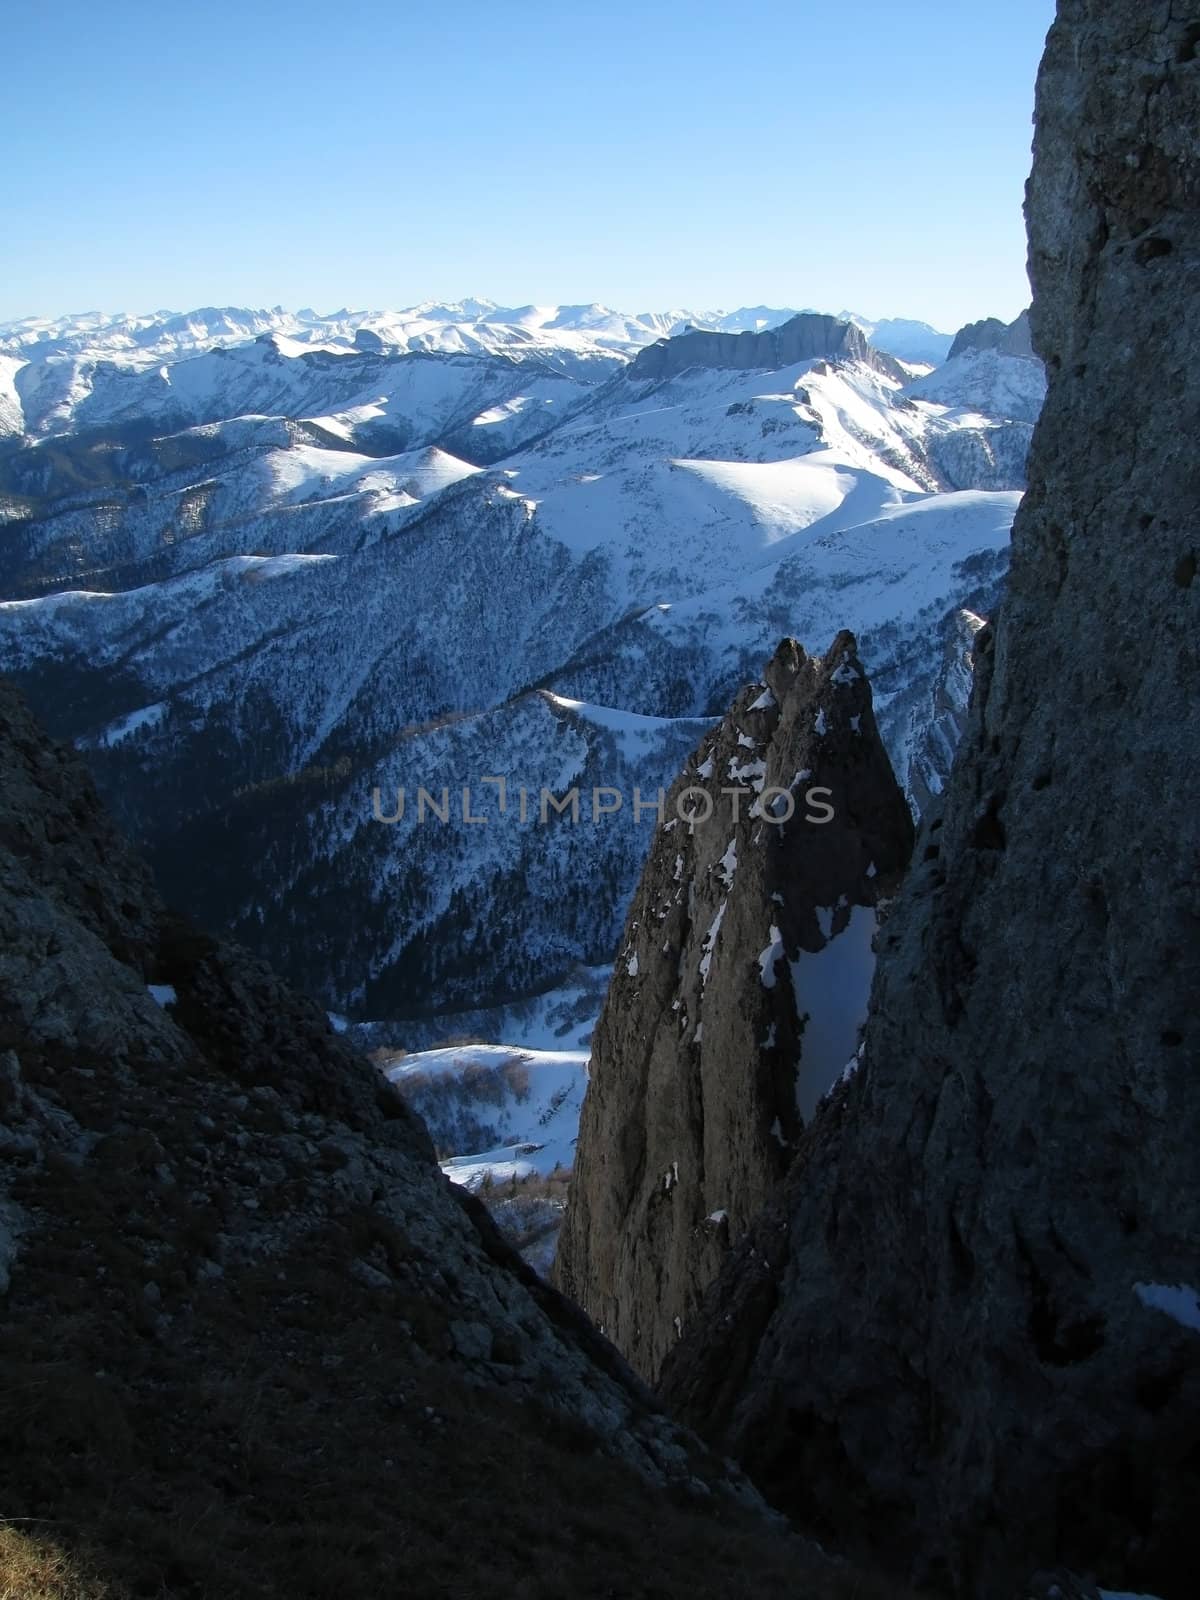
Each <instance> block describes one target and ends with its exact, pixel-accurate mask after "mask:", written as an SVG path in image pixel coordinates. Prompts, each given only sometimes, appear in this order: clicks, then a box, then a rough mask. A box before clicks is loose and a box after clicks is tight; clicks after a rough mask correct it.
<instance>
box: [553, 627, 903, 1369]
mask: <svg viewBox="0 0 1200 1600" xmlns="http://www.w3.org/2000/svg"><path fill="white" fill-rule="evenodd" d="M765 676H766V683H765V685H764V684H755V685H752V686H751V687H749V688H747V689H744V690H743V691H742V693H741V694H740V695H739V697H738V699H737V701H736V702H735V704H734V706H733V709H732V710H731V711H730V713H729V715H728V716H727V717H726V718H725V719H724V721H723V722H722V723H721V724H720V726H719V727H718V728H716V729H715V730H714V731H713V732H712V733H711V734H710V735H709V736H708V737H706V739H705V740H704V742H703V744H702V745H701V747H700V750H699V752H698V753H697V756H696V758H695V764H694V765H692V766H689V768H688V769H685V771H684V773H683V774H682V775H681V776H680V778H679V779H678V780H677V782H676V783H675V785H674V787H673V788H672V790H671V793H670V795H669V796H668V799H667V804H666V808H665V810H666V815H665V818H664V820H663V822H662V823H661V824H660V826H659V828H658V831H657V833H656V834H655V838H654V843H653V846H652V848H651V851H650V856H649V860H648V861H647V864H646V867H645V870H644V872H643V874H642V879H641V883H640V885H639V887H638V892H637V895H636V896H635V898H634V902H633V905H632V907H631V909H630V913H629V920H628V923H627V925H626V930H625V937H624V941H623V945H622V948H621V952H620V954H619V956H618V959H617V964H616V972H615V974H614V977H613V982H612V987H611V989H610V990H609V994H608V998H607V1001H606V1003H605V1007H604V1011H603V1013H602V1015H601V1018H600V1022H599V1025H598V1027H597V1030H596V1034H595V1037H594V1040H593V1049H592V1064H591V1081H590V1084H589V1086H588V1093H587V1098H586V1100H585V1101H584V1107H583V1116H582V1120H581V1127H580V1135H579V1143H578V1147H577V1156H576V1164H575V1173H574V1178H573V1180H572V1186H571V1200H570V1205H569V1207H568V1212H567V1220H566V1225H565V1227H564V1230H563V1234H562V1236H561V1238H560V1242H559V1249H558V1256H557V1261H556V1267H555V1272H556V1281H557V1282H558V1283H559V1285H560V1286H561V1287H562V1288H563V1289H564V1290H566V1292H567V1293H568V1294H570V1295H571V1296H572V1298H574V1299H575V1300H576V1301H578V1303H579V1304H580V1305H582V1306H583V1307H584V1309H585V1310H587V1311H588V1312H589V1313H590V1314H591V1315H592V1317H594V1318H595V1320H596V1321H597V1322H598V1323H599V1324H600V1327H601V1328H602V1330H603V1331H604V1332H605V1333H606V1334H607V1335H608V1337H609V1338H611V1339H612V1340H613V1342H614V1343H615V1344H616V1345H617V1347H618V1348H619V1349H620V1350H621V1351H622V1352H623V1353H624V1355H625V1356H626V1357H627V1358H628V1359H629V1360H630V1361H631V1362H632V1363H633V1365H634V1366H635V1367H636V1368H637V1369H638V1370H639V1371H641V1372H642V1373H643V1374H645V1375H647V1376H649V1377H653V1376H654V1375H655V1374H656V1373H657V1371H658V1369H659V1367H660V1365H661V1363H662V1360H663V1358H664V1356H665V1355H666V1353H667V1351H668V1350H669V1349H670V1348H671V1347H672V1345H674V1343H675V1342H676V1340H677V1339H678V1338H679V1335H680V1331H681V1329H683V1328H685V1327H686V1326H687V1325H688V1324H689V1323H690V1322H691V1320H692V1317H693V1314H694V1312H695V1310H696V1307H697V1305H698V1304H699V1300H700V1296H701V1294H702V1293H703V1291H704V1289H705V1288H706V1287H707V1285H708V1284H709V1283H710V1282H711V1281H712V1279H713V1278H714V1277H715V1276H716V1273H717V1271H718V1270H719V1268H720V1266H721V1264H722V1263H723V1261H724V1259H725V1257H726V1255H727V1254H728V1251H729V1246H730V1241H731V1240H736V1239H738V1238H739V1237H740V1236H741V1234H742V1233H743V1232H744V1231H745V1229H746V1227H747V1226H748V1224H749V1223H750V1221H751V1219H752V1218H753V1217H754V1216H755V1215H756V1213H757V1212H758V1211H759V1210H760V1209H761V1207H762V1205H763V1204H764V1202H765V1201H766V1200H767V1198H768V1196H769V1195H770V1194H771V1193H772V1192H773V1190H774V1189H775V1188H776V1186H777V1185H778V1182H779V1180H780V1178H781V1177H782V1175H783V1173H784V1171H785V1170H786V1168H787V1165H788V1162H789V1161H790V1159H791V1155H792V1150H793V1148H794V1145H795V1141H796V1139H797V1137H798V1135H799V1132H800V1129H801V1127H802V1125H803V1122H804V1121H805V1120H808V1119H810V1118H811V1116H812V1114H813V1111H814V1109H815V1107H816V1104H817V1102H818V1100H819V1099H820V1097H821V1096H822V1095H823V1094H825V1093H826V1091H827V1090H828V1089H829V1088H830V1087H831V1085H832V1084H833V1083H834V1082H835V1081H836V1080H837V1078H838V1077H839V1075H840V1074H841V1073H842V1072H843V1071H844V1070H845V1069H846V1067H847V1064H848V1063H849V1062H850V1061H851V1060H852V1059H853V1058H854V1054H855V1051H856V1049H857V1047H858V1029H859V1026H860V1025H861V1023H862V1021H863V1020H864V1018H865V1016H866V1005H867V996H868V994H869V992H870V985H871V975H872V972H873V969H874V955H873V952H872V938H873V935H874V932H875V927H876V914H875V908H876V906H877V905H878V904H879V903H880V901H881V900H883V899H885V898H886V897H887V896H888V895H890V894H891V893H892V892H893V891H894V889H895V887H896V885H897V883H898V881H899V877H900V874H901V873H902V872H903V870H904V868H905V866H906V865H907V862H908V856H909V851H910V850H911V847H912V822H911V819H910V817H909V812H908V806H907V804H906V802H905V799H904V796H903V793H902V792H901V790H900V788H899V786H898V785H897V783H896V781H895V779H894V778H893V776H892V771H891V767H890V765H889V763H888V758H887V754H886V752H885V751H884V748H883V745H882V743H881V742H880V740H879V735H878V733H877V731H876V728H875V720H874V717H873V715H872V711H871V693H870V689H869V687H868V685H867V680H866V678H865V677H864V676H863V673H862V668H861V667H860V665H859V663H858V659H857V656H856V653H855V645H854V639H853V637H852V636H851V635H850V634H841V635H839V637H838V638H837V640H836V641H835V642H834V644H833V647H832V649H831V650H830V651H829V653H828V655H827V656H826V657H825V659H824V660H820V659H819V658H814V657H811V656H809V655H806V654H805V652H804V651H803V650H802V649H801V648H800V647H799V646H798V645H797V644H796V642H795V641H794V640H791V639H788V640H785V641H784V642H783V644H782V645H781V646H780V647H779V650H778V651H777V653H776V655H775V657H774V659H773V660H772V661H771V663H770V665H769V666H768V667H767V670H766V675H765ZM731 791H732V792H731ZM760 807H761V810H760ZM692 814H695V816H696V817H697V820H696V821H695V822H694V823H689V822H688V821H686V820H684V817H685V816H690V815H692ZM785 818H786V819H787V820H785ZM701 819H703V820H701Z"/></svg>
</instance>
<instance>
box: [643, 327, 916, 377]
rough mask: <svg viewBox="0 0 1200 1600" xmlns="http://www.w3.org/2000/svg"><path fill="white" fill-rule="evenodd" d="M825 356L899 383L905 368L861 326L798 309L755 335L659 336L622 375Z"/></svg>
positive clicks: (699, 332) (769, 364) (783, 363)
mask: <svg viewBox="0 0 1200 1600" xmlns="http://www.w3.org/2000/svg"><path fill="white" fill-rule="evenodd" d="M822 358H826V359H828V360H831V361H836V360H839V359H845V360H853V361H862V362H865V363H866V364H867V365H868V366H873V367H875V368H876V369H877V370H878V371H880V372H885V373H887V374H888V376H890V377H894V378H897V379H899V380H900V381H903V380H904V378H905V376H906V375H905V372H904V369H903V368H902V367H901V366H899V365H898V363H897V362H896V361H894V360H893V358H892V357H891V356H887V355H884V354H883V352H882V351H880V350H876V349H874V348H873V347H872V346H871V345H870V344H869V343H868V342H867V337H866V335H865V334H864V333H863V331H862V329H861V328H860V327H858V326H857V324H855V323H853V322H839V321H838V319H837V318H836V317H827V316H819V315H817V314H816V313H814V312H801V313H800V315H799V316H795V317H792V318H791V319H790V321H788V322H784V323H781V324H780V325H779V327H777V328H765V329H763V330H762V332H760V333H750V332H747V333H714V332H711V331H709V330H707V329H701V328H693V329H691V330H690V331H689V332H687V333H682V334H677V335H676V336H675V337H674V338H673V339H659V340H658V341H657V342H656V343H655V344H652V345H647V346H646V348H645V349H644V350H639V351H638V353H637V355H636V356H635V357H634V359H633V361H632V362H631V363H630V365H629V367H628V369H627V372H626V376H627V377H628V378H630V379H631V380H635V381H636V380H637V379H640V378H673V377H676V376H677V375H678V374H679V373H681V372H686V371H687V369H688V368H689V367H712V368H716V369H723V368H728V369H730V370H732V371H736V372H746V371H750V370H751V369H753V368H757V367H762V368H774V367H787V366H791V365H793V364H794V363H796V362H800V361H817V360H820V359H822Z"/></svg>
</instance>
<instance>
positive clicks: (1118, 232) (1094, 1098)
mask: <svg viewBox="0 0 1200 1600" xmlns="http://www.w3.org/2000/svg"><path fill="white" fill-rule="evenodd" d="M1198 121H1200V28H1198V27H1197V25H1196V21H1195V17H1194V14H1187V15H1185V14H1184V12H1183V11H1181V10H1180V8H1178V7H1175V6H1172V5H1170V4H1168V3H1166V0H1137V3H1134V0H1064V3H1063V4H1061V5H1060V15H1059V19H1058V21H1057V23H1056V24H1055V26H1054V28H1053V30H1052V32H1051V34H1050V37H1049V40H1048V44H1047V51H1046V56H1045V60H1044V63H1043V66H1042V70H1041V75H1040V79H1039V87H1038V97H1037V137H1036V146H1035V151H1036V153H1035V162H1034V170H1033V176H1032V179H1031V182H1030V188H1029V194H1028V217H1029V229H1030V255H1031V263H1032V272H1033V279H1034V287H1035V299H1034V307H1033V329H1034V338H1035V342H1036V345H1037V348H1038V351H1039V353H1040V354H1041V355H1042V357H1043V358H1044V359H1045V361H1046V363H1047V368H1048V372H1049V376H1050V388H1049V395H1048V399H1047V403H1046V407H1045V410H1044V412H1043V415H1042V420H1041V422H1040V424H1039V427H1038V431H1037V435H1036V440H1035V445H1034V451H1033V457H1032V460H1031V470H1030V489H1029V493H1028V495H1027V497H1026V499H1025V502H1024V504H1023V506H1022V509H1021V511H1020V513H1019V515H1018V517H1017V522H1016V525H1015V527H1014V530H1013V562H1012V571H1011V577H1010V583H1009V591H1008V598H1007V600H1006V602H1005V605H1004V607H1003V609H1002V613H1001V616H1000V618H999V621H998V623H997V625H996V629H995V634H994V637H993V636H992V635H991V634H990V632H989V633H988V634H985V635H984V636H982V638H981V639H980V640H979V641H978V642H977V660H978V668H977V686H976V691H975V695H974V700H973V705H972V709H971V713H970V718H969V722H968V726H967V729H966V732H965V734H964V738H963V742H962V745H961V746H960V750H959V756H958V760H957V764H956V766H955V769H954V773H953V776H952V780H951V783H950V785H949V789H948V793H947V795H946V803H945V810H944V814H943V815H942V816H941V817H939V818H936V819H934V820H932V821H931V822H930V823H929V824H928V826H927V828H926V830H925V832H924V834H923V837H922V839H921V841H919V844H918V849H917V857H918V862H919V864H918V866H917V867H916V869H915V871H914V874H913V876H912V878H911V880H910V881H909V883H908V884H907V885H906V887H905V889H904V891H903V892H902V894H901V896H900V898H899V900H898V903H897V909H896V912H895V914H894V915H893V917H892V918H891V919H890V920H889V922H888V924H887V927H886V929H885V931H884V933H883V935H882V939H883V949H882V951H881V956H880V961H879V968H878V973H877V977H876V984H875V990H874V994H873V1000H872V1015H871V1020H870V1023H869V1026H868V1032H867V1041H866V1051H865V1058H864V1062H863V1065H862V1066H861V1067H860V1069H859V1071H858V1073H857V1074H856V1076H855V1077H854V1079H853V1081H852V1082H851V1083H850V1085H849V1086H848V1088H847V1090H846V1091H845V1093H844V1095H843V1096H842V1097H841V1098H840V1100H839V1101H838V1103H837V1104H836V1105H835V1106H834V1108H833V1109H832V1111H831V1113H830V1114H827V1115H824V1116H818V1118H817V1119H816V1121H815V1123H814V1125H813V1126H812V1127H811V1129H809V1130H808V1131H807V1133H806V1134H805V1136H804V1138H803V1140H802V1142H801V1147H800V1149H799V1152H798V1154H797V1157H796V1160H795V1162H794V1164H793V1167H792V1169H791V1172H790V1175H789V1180H788V1183H787V1187H786V1193H785V1195H784V1197H783V1199H782V1200H781V1202H780V1204H778V1205H777V1206H776V1207H775V1208H773V1210H772V1211H771V1212H770V1213H769V1214H768V1215H767V1216H766V1217H765V1218H764V1219H763V1220H762V1222H761V1224H760V1225H759V1226H758V1227H757V1228H756V1229H755V1230H754V1231H753V1232H752V1233H751V1235H750V1237H749V1238H748V1239H747V1241H746V1242H745V1244H744V1246H742V1247H741V1248H740V1249H739V1250H738V1251H737V1252H736V1255H735V1259H734V1260H733V1262H732V1263H731V1265H730V1267H729V1269H728V1270H727V1271H726V1272H725V1274H724V1275H723V1277H722V1279H721V1281H720V1284H719V1286H718V1287H717V1289H716V1291H715V1292H714V1294H713V1295H712V1297H711V1299H710V1300H709V1302H708V1303H707V1305H706V1314H705V1319H704V1321H703V1322H702V1323H701V1324H698V1325H696V1326H695V1327H694V1328H693V1329H692V1330H691V1334H690V1337H688V1338H686V1339H685V1341H684V1343H683V1344H682V1346H681V1347H680V1348H679V1349H678V1350H677V1352H676V1354H675V1357H674V1358H673V1360H672V1362H671V1364H670V1368H669V1371H668V1373H667V1375H666V1378H665V1384H664V1387H665V1391H666V1393H667V1394H668V1395H669V1396H671V1397H672V1398H673V1399H674V1400H675V1401H676V1402H677V1403H678V1404H680V1405H682V1406H683V1407H684V1408H685V1410H686V1411H687V1412H688V1413H689V1414H690V1415H691V1416H692V1417H693V1418H695V1419H696V1421H697V1422H698V1423H699V1424H701V1425H702V1426H704V1427H705V1428H706V1429H707V1430H708V1432H709V1433H710V1434H711V1436H712V1437H713V1438H714V1439H716V1440H718V1441H719V1442H720V1444H721V1445H722V1447H723V1448H726V1449H732V1450H735V1451H737V1452H738V1453H740V1455H741V1456H742V1458H743V1460H744V1461H745V1462H746V1463H747V1464H748V1465H749V1466H750V1468H751V1470H752V1472H753V1473H754V1474H755V1475H756V1476H757V1478H758V1481H759V1482H760V1484H761V1485H762V1486H763V1487H764V1488H766V1489H767V1490H768V1491H769V1493H770V1494H771V1495H772V1496H773V1497H774V1498H775V1500H776V1501H777V1502H778V1503H779V1504H781V1505H784V1506H786V1507H787V1508H788V1509H789V1510H791V1511H792V1512H794V1513H795V1514H796V1516H798V1517H799V1518H801V1519H802V1520H803V1521H804V1522H805V1523H806V1524H807V1525H808V1526H810V1527H814V1528H820V1529H823V1530H824V1531H825V1532H827V1533H830V1534H832V1535H834V1536H836V1537H838V1538H841V1539H842V1540H858V1541H861V1542H862V1543H865V1544H869V1545H870V1546H872V1547H873V1548H875V1549H876V1550H878V1551H880V1552H882V1553H884V1554H885V1555H887V1556H888V1557H889V1558H890V1559H891V1560H892V1561H893V1562H894V1563H895V1565H896V1566H897V1567H899V1568H902V1569H909V1570H911V1567H912V1562H913V1552H914V1551H916V1552H918V1553H919V1554H918V1557H917V1559H918V1561H919V1562H920V1561H921V1560H922V1559H923V1560H924V1563H925V1570H926V1575H927V1576H929V1577H930V1578H936V1579H940V1580H941V1581H942V1582H944V1583H948V1584H951V1585H953V1586H954V1587H955V1588H956V1590H957V1592H958V1593H960V1594H963V1595H967V1594H969V1595H972V1596H991V1595H997V1596H998V1595H1010V1594H1011V1593H1013V1592H1014V1591H1015V1590H1016V1587H1017V1583H1018V1582H1020V1581H1023V1579H1024V1577H1025V1575H1027V1574H1028V1572H1029V1571H1030V1570H1032V1568H1033V1567H1035V1566H1047V1565H1051V1564H1053V1563H1055V1562H1064V1563H1067V1564H1071V1565H1074V1566H1076V1567H1078V1568H1082V1569H1087V1570H1090V1571H1093V1572H1096V1573H1099V1574H1101V1575H1103V1577H1104V1578H1105V1579H1106V1580H1107V1581H1108V1582H1109V1583H1111V1584H1112V1585H1113V1586H1114V1587H1119V1588H1125V1587H1129V1588H1136V1589H1147V1590H1152V1591H1153V1592H1154V1593H1156V1594H1159V1595H1162V1596H1166V1597H1168V1600H1174V1597H1182V1596H1185V1595H1190V1594H1191V1593H1193V1592H1194V1584H1195V1556H1194V1547H1195V1510H1196V1506H1197V1504H1198V1503H1200V1302H1198V1299H1197V1284H1198V1279H1197V1270H1198V1269H1197V1240H1198V1239H1200V1202H1198V1198H1197V1190H1196V1186H1195V1173H1196V1151H1197V1149H1198V1148H1200V1095H1198V1093H1197V1063H1198V1060H1200V1021H1198V1019H1197V1012H1196V1006H1195V996H1196V992H1197V987H1198V984H1200V940H1198V938H1197V934H1198V931H1200V880H1198V877H1197V860H1198V856H1200V811H1198V810H1197V807H1196V804H1195V793H1194V783H1195V770H1196V769H1195V762H1196V751H1197V749H1200V702H1198V700H1197V697H1196V692H1195V686H1196V683H1197V681H1198V680H1200V673H1198V669H1200V662H1198V660H1197V644H1196V640H1197V623H1198V621H1200V616H1198V611H1197V606H1198V604H1200V583H1198V582H1197V581H1196V573H1197V562H1198V559H1200V547H1198V544H1197V532H1196V505H1197V502H1198V499H1200V473H1198V469H1197V463H1196V455H1195V448H1194V440H1195V437H1196V433H1197V427H1198V426H1200V381H1198V378H1197V366H1196V350H1195V338H1196V327H1197V321H1196V314H1195V313H1196V276H1195V274H1196V264H1197V257H1198V253H1200V153H1198V149H1197V145H1196V141H1195V129H1196V126H1197V123H1198ZM1135 419H1136V420H1135ZM1020 1592H1022V1593H1023V1592H1025V1591H1024V1590H1023V1589H1022V1590H1021V1591H1020Z"/></svg>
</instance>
